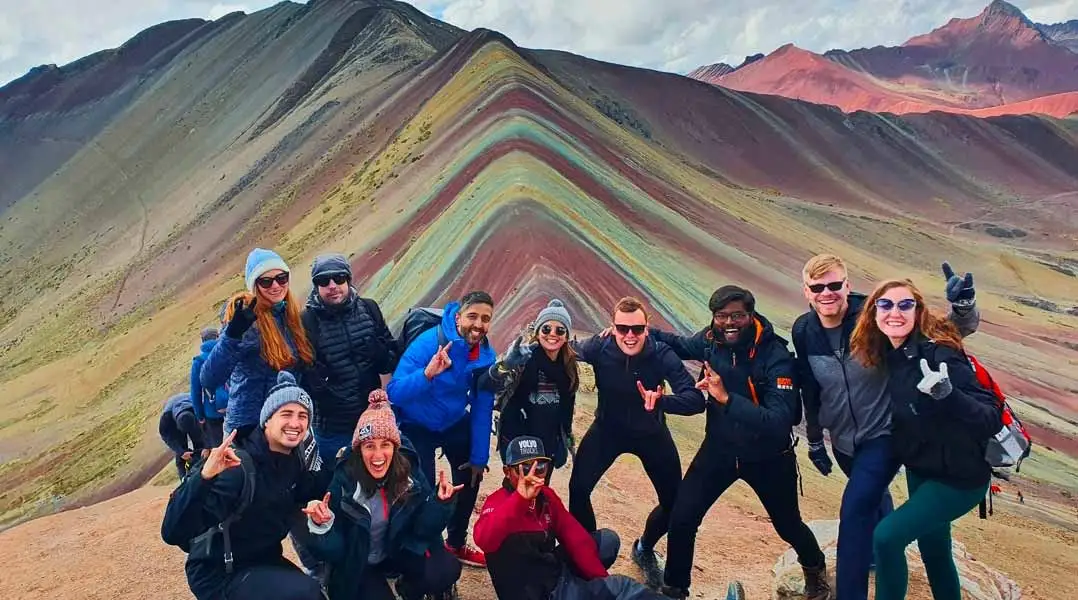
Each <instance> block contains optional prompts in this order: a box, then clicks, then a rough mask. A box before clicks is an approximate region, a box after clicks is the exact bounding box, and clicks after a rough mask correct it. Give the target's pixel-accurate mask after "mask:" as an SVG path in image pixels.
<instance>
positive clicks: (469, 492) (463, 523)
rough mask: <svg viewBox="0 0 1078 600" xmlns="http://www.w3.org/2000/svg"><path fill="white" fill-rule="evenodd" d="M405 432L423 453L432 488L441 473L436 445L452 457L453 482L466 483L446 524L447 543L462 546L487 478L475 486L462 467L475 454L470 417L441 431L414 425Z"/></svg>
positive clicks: (421, 463)
mask: <svg viewBox="0 0 1078 600" xmlns="http://www.w3.org/2000/svg"><path fill="white" fill-rule="evenodd" d="M401 433H403V434H404V435H406V436H408V439H410V440H412V445H413V446H414V447H415V452H416V454H417V455H418V456H419V466H420V468H421V469H422V470H423V474H424V475H426V476H427V481H428V482H430V485H431V486H432V487H433V486H434V485H436V484H435V482H436V481H437V475H438V474H437V473H436V472H435V469H434V450H435V449H436V448H441V449H442V452H444V453H445V457H446V458H447V459H449V466H450V469H451V470H452V471H453V472H452V473H451V476H452V478H453V485H460V484H464V489H462V490H461V491H459V492H457V495H456V498H457V503H456V506H455V507H454V509H453V514H452V516H450V518H449V525H448V526H447V527H446V532H447V534H448V535H447V538H446V543H447V544H449V545H450V546H452V547H454V548H460V547H461V546H463V545H464V542H465V541H466V540H467V538H468V521H469V519H471V517H472V510H473V509H474V508H475V501H476V498H477V497H478V495H479V486H480V485H481V484H482V482H483V477H482V476H480V477H479V478H478V479H477V480H476V482H475V487H472V473H471V471H470V470H465V471H461V470H460V466H461V465H463V464H465V463H467V462H468V459H469V458H470V457H471V453H472V430H471V420H470V417H469V416H468V415H465V416H464V418H462V419H461V420H459V421H457V422H456V423H454V424H453V425H452V426H451V427H450V428H449V429H446V430H445V431H443V432H441V433H439V432H436V431H430V430H428V429H424V428H423V427H419V426H416V425H414V424H406V425H402V426H401Z"/></svg>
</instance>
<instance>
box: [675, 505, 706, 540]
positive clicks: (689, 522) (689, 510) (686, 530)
mask: <svg viewBox="0 0 1078 600" xmlns="http://www.w3.org/2000/svg"><path fill="white" fill-rule="evenodd" d="M703 521H704V515H702V514H700V512H699V511H698V510H694V507H693V506H691V505H690V503H689V502H686V501H682V502H678V503H676V504H675V505H674V509H673V510H672V511H670V534H671V535H675V536H678V535H686V536H690V537H695V536H696V530H697V529H699V528H700V523H702V522H703Z"/></svg>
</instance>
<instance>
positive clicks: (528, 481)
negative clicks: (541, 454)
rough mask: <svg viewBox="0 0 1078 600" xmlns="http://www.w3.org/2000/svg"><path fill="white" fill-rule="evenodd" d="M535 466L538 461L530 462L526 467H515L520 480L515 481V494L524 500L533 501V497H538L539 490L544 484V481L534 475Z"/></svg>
mask: <svg viewBox="0 0 1078 600" xmlns="http://www.w3.org/2000/svg"><path fill="white" fill-rule="evenodd" d="M537 464H539V461H532V463H531V464H530V465H528V466H527V467H525V466H524V465H518V466H517V469H519V473H520V478H519V479H517V493H518V494H520V495H521V496H524V498H525V499H526V500H535V497H536V496H538V495H539V490H541V489H543V486H544V485H545V484H546V480H544V479H543V478H542V477H539V476H538V475H535V474H534V473H535V465H537Z"/></svg>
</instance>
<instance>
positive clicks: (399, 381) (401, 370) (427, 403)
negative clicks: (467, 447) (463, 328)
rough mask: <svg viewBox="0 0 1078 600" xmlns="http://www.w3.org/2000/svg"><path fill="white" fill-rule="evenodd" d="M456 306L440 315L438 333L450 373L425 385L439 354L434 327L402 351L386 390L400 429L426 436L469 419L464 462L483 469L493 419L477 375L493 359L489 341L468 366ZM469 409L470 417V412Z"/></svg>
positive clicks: (491, 403) (490, 398)
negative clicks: (446, 351)
mask: <svg viewBox="0 0 1078 600" xmlns="http://www.w3.org/2000/svg"><path fill="white" fill-rule="evenodd" d="M459 310H460V303H458V302H450V303H449V304H447V305H446V307H445V312H444V313H443V314H442V324H441V328H442V332H443V333H444V334H445V339H446V340H447V341H449V342H452V344H451V345H450V346H449V359H450V360H451V361H453V364H452V366H450V367H449V370H448V371H446V372H444V373H442V374H440V375H438V376H437V377H435V378H434V379H433V380H430V381H428V380H427V377H426V375H424V374H423V370H424V369H425V368H426V367H427V363H429V362H430V359H431V357H433V356H434V354H435V353H436V352H438V330H437V329H436V328H434V327H431V328H430V329H428V330H426V331H424V332H423V333H421V334H419V336H417V337H416V338H415V339H414V340H413V341H412V343H411V344H410V345H409V346H408V349H407V350H405V351H404V356H402V357H401V359H400V363H398V364H397V370H396V371H395V372H394V373H393V378H392V379H390V380H389V384H388V385H387V386H386V393H387V394H388V395H389V401H390V402H391V403H392V404H393V407H394V409H395V412H396V413H397V418H398V419H399V420H400V423H401V424H402V425H408V424H411V425H418V426H420V427H422V428H424V429H426V430H428V431H436V432H441V431H445V430H446V429H449V428H450V427H451V426H452V425H454V424H456V423H457V422H458V421H460V420H461V419H462V418H464V417H465V416H468V415H469V412H470V418H471V428H472V450H471V456H470V458H469V462H470V463H472V464H473V465H475V466H482V465H486V464H487V460H489V458H490V426H491V416H492V415H493V413H494V393H493V392H492V391H490V390H489V389H478V390H477V387H476V381H477V378H478V376H479V374H480V373H483V372H485V371H486V370H487V368H488V367H490V365H492V364H494V360H495V359H496V358H497V355H496V353H495V352H494V348H492V347H491V345H490V341H489V340H484V341H483V343H482V344H481V345H480V347H479V358H478V359H476V360H468V354H469V348H468V344H467V343H466V342H465V341H464V338H462V337H460V333H458V332H457V325H456V321H455V319H456V315H457V312H458V311H459ZM469 407H470V411H469Z"/></svg>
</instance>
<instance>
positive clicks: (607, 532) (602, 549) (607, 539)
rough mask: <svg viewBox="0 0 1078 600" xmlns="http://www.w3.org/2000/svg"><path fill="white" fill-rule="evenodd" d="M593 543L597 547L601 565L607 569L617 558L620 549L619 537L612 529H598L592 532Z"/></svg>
mask: <svg viewBox="0 0 1078 600" xmlns="http://www.w3.org/2000/svg"><path fill="white" fill-rule="evenodd" d="M592 538H593V539H594V540H595V544H596V545H597V546H598V547H599V560H600V561H601V562H602V563H603V566H604V567H606V568H607V569H609V568H610V567H611V566H612V565H613V564H614V561H616V560H617V559H618V552H619V551H620V550H621V538H620V537H618V534H617V532H615V531H614V530H613V529H600V530H598V531H596V532H595V533H593V534H592Z"/></svg>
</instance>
